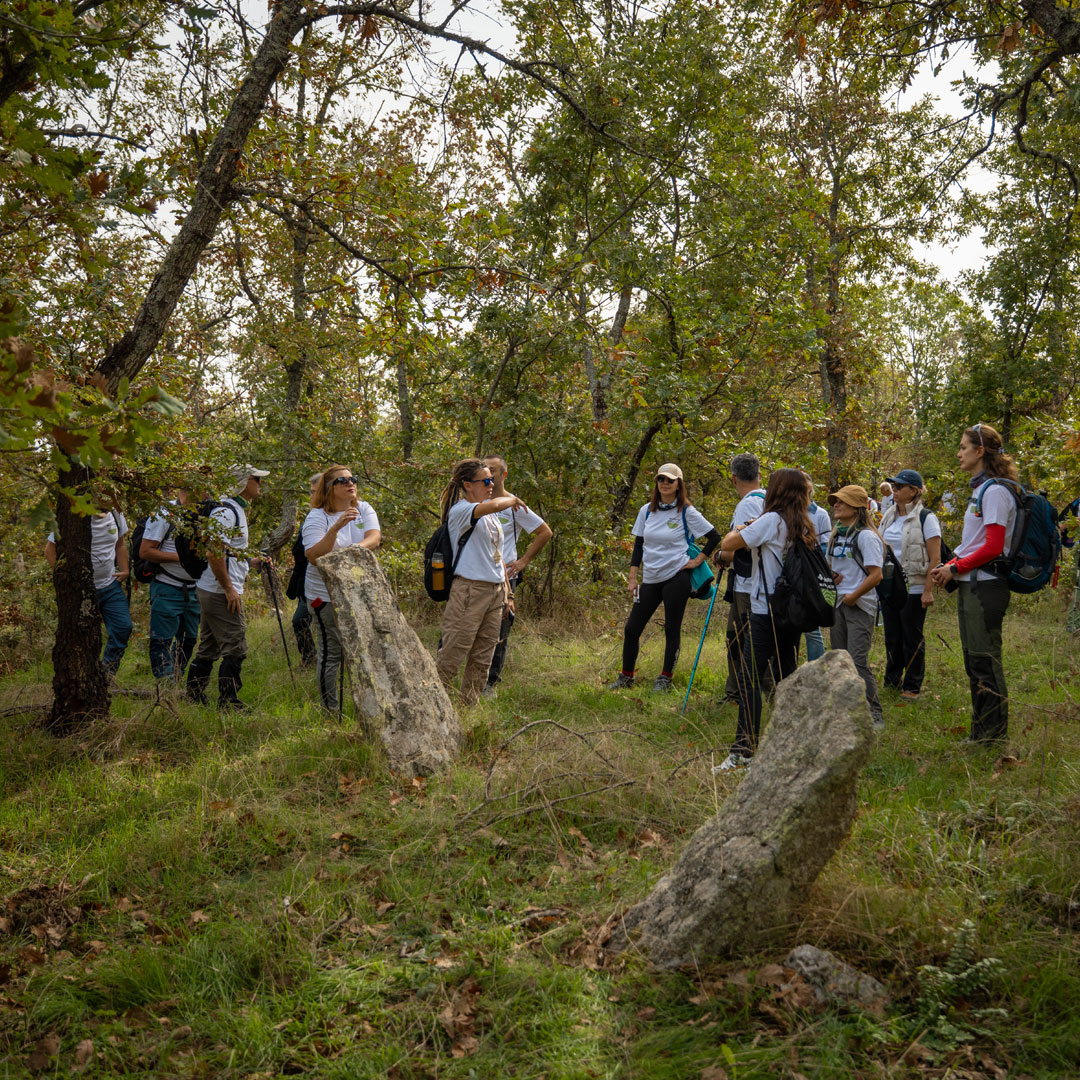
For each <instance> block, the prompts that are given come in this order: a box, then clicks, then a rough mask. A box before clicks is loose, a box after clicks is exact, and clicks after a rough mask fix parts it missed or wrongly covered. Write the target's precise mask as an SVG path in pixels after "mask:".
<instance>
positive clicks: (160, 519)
mask: <svg viewBox="0 0 1080 1080" xmlns="http://www.w3.org/2000/svg"><path fill="white" fill-rule="evenodd" d="M187 505H188V493H187V492H186V491H185V490H184V489H183V488H178V489H177V500H176V502H173V503H170V505H169V506H167V507H163V508H162V509H161V510H159V511H158V513H157V514H155V515H154V516H153V517H152V518H150V520H149V521H148V522H147V523H146V527H145V529H143V538H142V543H141V544H140V545H139V558H140V559H145V560H146V561H147V562H150V563H154V565H155V573H154V580H153V581H151V582H150V670H151V671H152V672H153V673H154V678H155V679H163V680H164V679H172V680H174V681H176V682H180V681H181V680H182V679H183V678H184V675H185V673H186V672H187V666H188V661H189V660H190V659H191V654H192V653H193V652H194V651H195V643H196V641H197V640H198V637H199V622H200V620H201V617H202V612H201V611H200V609H199V598H198V596H196V595H195V579H194V578H193V577H192V576H191V575H190V574H189V573H188V572H187V571H186V570H185V569H184V568H183V567H182V566H181V565H180V556H179V555H177V553H176V526H177V523H178V520H179V518H178V515H179V510H180V508H181V507H185V506H187Z"/></svg>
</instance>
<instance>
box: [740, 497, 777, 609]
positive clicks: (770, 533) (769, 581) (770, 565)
mask: <svg viewBox="0 0 1080 1080" xmlns="http://www.w3.org/2000/svg"><path fill="white" fill-rule="evenodd" d="M739 535H740V536H741V537H742V538H743V540H745V541H746V546H747V547H748V548H749V549H750V551H751V553H752V555H753V558H754V572H753V573H752V574H751V575H750V611H751V612H752V613H753V614H754V615H768V614H769V599H768V596H767V595H766V594H769V595H771V594H772V593H773V591H774V590H775V589H776V579H777V578H778V577H779V576H780V571H781V570H782V569H783V568H784V549H785V548H786V547H787V525H786V524H785V522H784V519H783V518H782V517H781V516H780V515H779V514H778V513H776V511H775V510H770V511H769V512H768V513H767V514H762V515H761V517H759V518H758V519H757V520H756V521H754V522H752V523H751V524H749V525H747V526H746V528H745V529H743V531H742V532H741V533H740V534H739ZM759 549H760V550H759ZM763 564H764V565H763ZM763 569H764V578H763V577H762V572H763Z"/></svg>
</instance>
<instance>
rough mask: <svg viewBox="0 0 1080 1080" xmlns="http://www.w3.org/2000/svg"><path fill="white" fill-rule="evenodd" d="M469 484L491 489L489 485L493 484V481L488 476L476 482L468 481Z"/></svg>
mask: <svg viewBox="0 0 1080 1080" xmlns="http://www.w3.org/2000/svg"><path fill="white" fill-rule="evenodd" d="M469 483H470V484H483V485H484V487H491V485H492V484H494V483H495V481H494V480H493V479H492V478H491V477H490V476H481V477H479V478H478V479H476V480H470V481H469Z"/></svg>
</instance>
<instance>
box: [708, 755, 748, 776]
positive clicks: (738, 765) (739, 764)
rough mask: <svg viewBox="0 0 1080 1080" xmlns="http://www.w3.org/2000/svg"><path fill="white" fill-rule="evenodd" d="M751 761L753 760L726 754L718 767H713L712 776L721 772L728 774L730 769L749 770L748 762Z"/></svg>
mask: <svg viewBox="0 0 1080 1080" xmlns="http://www.w3.org/2000/svg"><path fill="white" fill-rule="evenodd" d="M753 760H754V759H753V758H749V757H743V755H742V754H728V756H727V757H726V758H724V760H723V761H721V762H720V764H719V765H714V766H713V768H712V772H713V776H718V775H719V774H720V773H722V772H730V771H731V770H732V769H749V768H750V762H751V761H753Z"/></svg>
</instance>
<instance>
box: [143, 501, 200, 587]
mask: <svg viewBox="0 0 1080 1080" xmlns="http://www.w3.org/2000/svg"><path fill="white" fill-rule="evenodd" d="M169 506H176V503H175V502H174V501H172V500H171V499H170V500H169ZM175 536H176V521H175V519H174V516H173V515H171V514H170V512H169V511H168V510H167V509H166V508H164V507H162V509H161V510H159V511H158V512H157V513H156V514H155V515H154V516H153V517H152V518H151V519H150V520H149V521H148V522H147V523H146V528H145V529H143V539H144V540H156V541H157V545H158V551H160V552H163V553H164V554H169V553H172V554H175V553H176V541H175V540H174V539H173V537H175ZM136 554H138V552H136ZM154 580H155V581H156V582H157V583H158V584H159V585H172V586H173V587H174V588H177V589H182V588H183V587H184V586H185V585H187V586H188V587H190V586H192V585H194V584H195V579H194V578H193V577H192V576H191V575H190V574H189V573H188V572H187V571H186V570H185V569H184V568H183V567H182V566H181V565H180V564H179V563H178V562H168V563H154Z"/></svg>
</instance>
